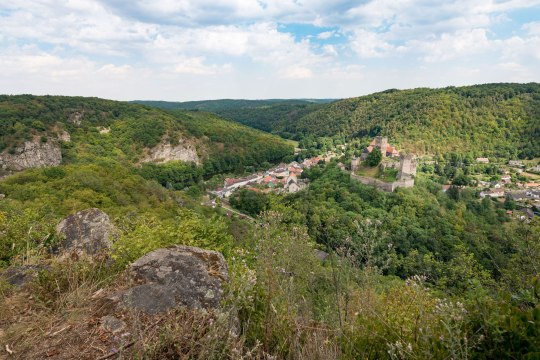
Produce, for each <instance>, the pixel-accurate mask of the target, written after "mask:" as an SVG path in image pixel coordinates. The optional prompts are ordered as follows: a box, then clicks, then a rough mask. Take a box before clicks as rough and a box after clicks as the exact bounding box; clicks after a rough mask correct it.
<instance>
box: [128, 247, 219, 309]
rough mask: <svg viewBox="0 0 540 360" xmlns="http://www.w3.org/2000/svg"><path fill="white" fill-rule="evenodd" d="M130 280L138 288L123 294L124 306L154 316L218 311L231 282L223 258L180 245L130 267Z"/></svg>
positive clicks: (140, 260)
mask: <svg viewBox="0 0 540 360" xmlns="http://www.w3.org/2000/svg"><path fill="white" fill-rule="evenodd" d="M128 276H129V278H130V279H131V280H132V281H133V282H135V283H136V284H138V285H136V286H134V287H132V288H130V289H129V290H128V291H126V292H125V293H124V294H123V296H122V302H123V304H124V305H125V306H126V307H130V308H134V309H137V310H141V311H144V312H146V313H151V314H155V313H159V312H164V311H167V310H169V309H171V308H174V307H177V306H187V307H188V308H197V309H215V308H218V307H219V302H220V300H221V297H222V295H223V283H224V282H226V281H228V279H229V275H228V270H227V263H226V262H225V259H224V258H223V255H221V254H220V253H218V252H216V251H210V250H204V249H200V248H196V247H191V246H180V245H178V246H174V247H170V248H166V249H158V250H155V251H153V252H151V253H149V254H146V255H145V256H143V257H141V258H140V259H138V260H137V261H135V262H134V263H133V264H132V265H131V266H130V268H129V269H128Z"/></svg>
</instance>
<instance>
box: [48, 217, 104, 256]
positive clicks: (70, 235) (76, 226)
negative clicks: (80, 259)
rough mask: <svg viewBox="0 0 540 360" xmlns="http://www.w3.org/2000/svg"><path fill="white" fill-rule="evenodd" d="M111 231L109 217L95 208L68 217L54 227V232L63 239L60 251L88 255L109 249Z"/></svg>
mask: <svg viewBox="0 0 540 360" xmlns="http://www.w3.org/2000/svg"><path fill="white" fill-rule="evenodd" d="M113 231H114V227H113V225H112V223H111V221H110V219H109V215H107V214H106V213H104V212H103V211H101V210H99V209H96V208H92V209H87V210H83V211H79V212H78V213H75V214H73V215H70V216H68V217H67V218H65V219H64V220H62V221H61V222H60V223H59V224H58V225H57V226H56V232H57V233H58V234H60V235H63V236H64V237H65V240H64V242H63V243H62V250H64V251H69V252H72V251H74V252H77V253H86V254H88V255H95V254H98V253H100V252H101V251H103V250H107V249H110V248H111V239H110V238H111V235H112V232H113Z"/></svg>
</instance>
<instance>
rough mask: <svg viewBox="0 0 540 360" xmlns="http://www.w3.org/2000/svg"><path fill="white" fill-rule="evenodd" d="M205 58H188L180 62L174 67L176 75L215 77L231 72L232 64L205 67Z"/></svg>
mask: <svg viewBox="0 0 540 360" xmlns="http://www.w3.org/2000/svg"><path fill="white" fill-rule="evenodd" d="M204 60H205V59H204V58H203V57H196V58H186V59H182V60H180V61H179V62H178V63H177V64H176V65H174V67H173V69H174V70H173V71H174V72H175V73H183V74H194V75H215V74H218V73H227V72H230V71H231V69H232V67H231V65H230V64H224V65H205V64H204Z"/></svg>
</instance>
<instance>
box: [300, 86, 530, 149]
mask: <svg viewBox="0 0 540 360" xmlns="http://www.w3.org/2000/svg"><path fill="white" fill-rule="evenodd" d="M289 131H290V132H293V133H295V134H296V136H297V138H301V137H306V136H318V137H321V136H322V137H333V136H341V137H344V138H349V139H350V138H364V137H365V138H367V137H373V136H375V135H384V136H388V137H389V138H391V139H392V141H394V142H396V144H398V145H399V147H400V148H402V149H405V150H407V151H411V152H413V153H416V154H434V153H439V154H441V153H445V152H448V151H454V152H459V153H468V152H471V153H476V154H484V155H489V156H498V157H507V158H508V157H512V156H520V157H521V158H525V157H535V156H539V155H540V142H539V141H538V139H539V138H540V84H536V83H530V84H486V85H476V86H465V87H447V88H443V89H427V88H421V89H412V90H388V91H384V92H380V93H375V94H372V95H368V96H361V97H356V98H350V99H346V100H341V101H337V102H334V103H331V104H327V105H324V106H322V107H321V108H320V109H318V110H316V111H313V112H310V113H309V114H306V115H305V116H303V117H301V118H299V119H296V120H295V121H294V123H291V124H289Z"/></svg>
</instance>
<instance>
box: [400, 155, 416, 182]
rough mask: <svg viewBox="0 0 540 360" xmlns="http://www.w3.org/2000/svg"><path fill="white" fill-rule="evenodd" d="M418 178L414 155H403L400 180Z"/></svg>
mask: <svg viewBox="0 0 540 360" xmlns="http://www.w3.org/2000/svg"><path fill="white" fill-rule="evenodd" d="M415 176H416V160H415V159H414V155H411V154H407V155H401V159H400V163H399V171H398V175H397V178H398V180H405V179H412V178H414V177H415Z"/></svg>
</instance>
